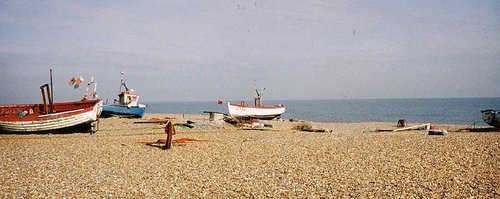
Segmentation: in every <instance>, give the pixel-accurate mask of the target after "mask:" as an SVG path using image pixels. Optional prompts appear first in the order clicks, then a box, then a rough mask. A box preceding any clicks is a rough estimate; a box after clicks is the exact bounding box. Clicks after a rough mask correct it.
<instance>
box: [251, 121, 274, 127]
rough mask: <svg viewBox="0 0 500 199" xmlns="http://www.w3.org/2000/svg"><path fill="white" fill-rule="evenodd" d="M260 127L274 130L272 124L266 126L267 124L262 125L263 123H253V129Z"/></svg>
mask: <svg viewBox="0 0 500 199" xmlns="http://www.w3.org/2000/svg"><path fill="white" fill-rule="evenodd" d="M259 127H268V128H273V125H272V124H265V123H261V122H254V123H252V128H259Z"/></svg>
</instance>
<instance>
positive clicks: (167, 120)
mask: <svg viewBox="0 0 500 199" xmlns="http://www.w3.org/2000/svg"><path fill="white" fill-rule="evenodd" d="M169 121H170V120H169V119H168V118H165V119H160V118H151V119H146V120H142V121H136V122H134V124H143V123H159V124H166V123H168V122H169Z"/></svg>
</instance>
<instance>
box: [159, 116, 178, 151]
mask: <svg viewBox="0 0 500 199" xmlns="http://www.w3.org/2000/svg"><path fill="white" fill-rule="evenodd" d="M165 133H167V142H166V143H165V145H164V146H163V147H162V149H165V150H166V149H170V148H171V147H172V136H173V135H174V134H175V129H174V125H172V122H170V121H168V122H167V125H166V126H165Z"/></svg>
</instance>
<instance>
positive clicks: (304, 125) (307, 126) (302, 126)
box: [292, 122, 312, 131]
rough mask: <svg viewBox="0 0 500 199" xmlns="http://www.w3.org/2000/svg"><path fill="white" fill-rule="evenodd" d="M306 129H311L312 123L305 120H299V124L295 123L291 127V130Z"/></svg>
mask: <svg viewBox="0 0 500 199" xmlns="http://www.w3.org/2000/svg"><path fill="white" fill-rule="evenodd" d="M307 129H312V125H311V124H309V123H307V122H300V123H299V124H296V125H294V126H293V127H292V130H299V131H302V130H307Z"/></svg>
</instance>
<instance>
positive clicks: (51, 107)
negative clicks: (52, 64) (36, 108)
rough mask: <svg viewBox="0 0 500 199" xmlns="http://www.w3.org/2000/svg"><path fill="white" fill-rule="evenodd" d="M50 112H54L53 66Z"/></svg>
mask: <svg viewBox="0 0 500 199" xmlns="http://www.w3.org/2000/svg"><path fill="white" fill-rule="evenodd" d="M49 103H50V112H51V113H53V112H54V86H53V85H52V68H51V69H50V99H49Z"/></svg>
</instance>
